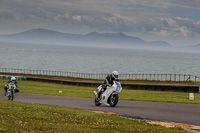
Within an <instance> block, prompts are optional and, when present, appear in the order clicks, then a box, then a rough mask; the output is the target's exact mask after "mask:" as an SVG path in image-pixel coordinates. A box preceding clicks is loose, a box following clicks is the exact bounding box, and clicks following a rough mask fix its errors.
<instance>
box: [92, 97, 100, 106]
mask: <svg viewBox="0 0 200 133" xmlns="http://www.w3.org/2000/svg"><path fill="white" fill-rule="evenodd" d="M94 103H95V105H96V106H100V105H101V103H99V101H98V100H97V98H95V100H94Z"/></svg>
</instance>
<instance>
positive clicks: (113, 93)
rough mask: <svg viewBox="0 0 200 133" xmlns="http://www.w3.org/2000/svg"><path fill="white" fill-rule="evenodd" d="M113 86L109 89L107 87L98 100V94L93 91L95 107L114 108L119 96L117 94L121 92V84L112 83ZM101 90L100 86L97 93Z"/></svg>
mask: <svg viewBox="0 0 200 133" xmlns="http://www.w3.org/2000/svg"><path fill="white" fill-rule="evenodd" d="M113 83H114V84H113V85H112V86H111V87H108V86H107V89H106V91H104V92H103V93H102V94H101V96H100V98H99V99H100V100H98V94H97V92H96V91H94V94H95V96H96V97H95V105H96V106H100V105H101V104H104V105H107V106H110V107H115V106H116V105H117V103H118V100H119V96H118V94H119V93H120V92H121V91H122V87H121V84H120V83H119V82H118V81H113ZM101 89H102V85H100V86H99V87H98V91H99V92H100V91H101Z"/></svg>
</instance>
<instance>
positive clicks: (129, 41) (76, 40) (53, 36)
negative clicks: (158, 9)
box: [0, 28, 171, 48]
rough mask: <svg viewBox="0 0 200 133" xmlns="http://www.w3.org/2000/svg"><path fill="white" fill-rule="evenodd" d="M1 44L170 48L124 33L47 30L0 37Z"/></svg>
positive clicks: (165, 43) (166, 44)
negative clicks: (72, 32) (74, 32)
mask: <svg viewBox="0 0 200 133" xmlns="http://www.w3.org/2000/svg"><path fill="white" fill-rule="evenodd" d="M0 41H1V42H23V43H45V44H67V45H68V44H70V45H76V44H78V45H89V46H108V47H109V46H110V47H113V46H116V47H128V48H145V47H147V48H150V47H151V48H158V47H170V46H171V45H170V44H169V43H168V42H163V41H154V42H146V41H144V40H143V39H141V38H138V37H134V36H127V35H125V34H123V33H121V32H120V33H103V34H100V33H98V32H92V33H89V34H86V35H81V34H70V33H61V32H56V31H52V30H47V29H41V28H39V29H31V30H28V31H25V32H21V33H17V34H10V35H0Z"/></svg>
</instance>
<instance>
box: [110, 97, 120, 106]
mask: <svg viewBox="0 0 200 133" xmlns="http://www.w3.org/2000/svg"><path fill="white" fill-rule="evenodd" d="M118 100H119V96H118V95H111V97H110V107H115V106H116V105H117V103H118Z"/></svg>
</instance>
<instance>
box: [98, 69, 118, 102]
mask: <svg viewBox="0 0 200 133" xmlns="http://www.w3.org/2000/svg"><path fill="white" fill-rule="evenodd" d="M118 76H119V73H118V72H117V71H113V72H112V74H109V75H108V76H107V77H106V79H105V80H104V84H102V88H101V90H100V92H99V94H98V99H100V96H101V94H102V92H104V91H105V90H106V89H107V86H109V87H111V86H112V85H113V84H114V83H113V81H114V80H115V81H118Z"/></svg>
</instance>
